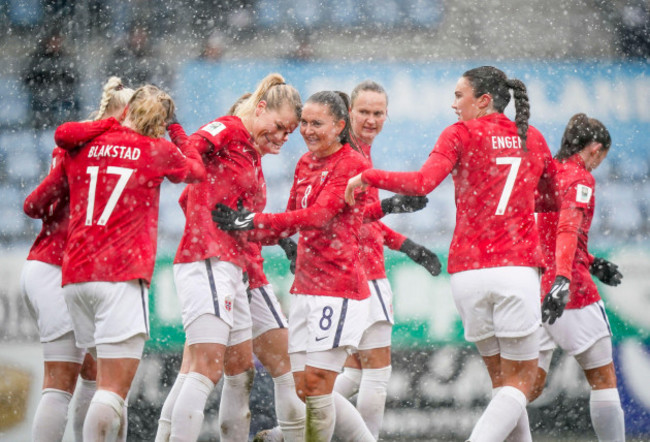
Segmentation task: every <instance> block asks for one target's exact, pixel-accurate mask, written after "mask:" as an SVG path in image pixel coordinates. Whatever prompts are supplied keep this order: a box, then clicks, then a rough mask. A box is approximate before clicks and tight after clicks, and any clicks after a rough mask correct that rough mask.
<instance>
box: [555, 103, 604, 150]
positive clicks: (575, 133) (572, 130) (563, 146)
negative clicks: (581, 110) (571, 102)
mask: <svg viewBox="0 0 650 442" xmlns="http://www.w3.org/2000/svg"><path fill="white" fill-rule="evenodd" d="M594 141H595V142H597V143H600V144H602V145H603V150H605V151H607V150H609V148H610V146H611V145H612V137H611V136H610V135H609V131H608V130H607V128H606V127H605V125H604V124H603V123H601V122H600V121H598V120H596V119H595V118H589V117H588V116H587V115H586V114H575V115H574V116H572V117H571V119H570V120H569V122H568V123H567V125H566V129H564V134H563V135H562V141H561V142H560V150H559V151H558V152H557V154H555V158H556V159H558V160H565V159H567V158H569V157H571V156H573V155H575V154H576V153H578V152H580V151H581V150H582V149H584V148H585V147H586V146H587V144H589V143H591V142H594Z"/></svg>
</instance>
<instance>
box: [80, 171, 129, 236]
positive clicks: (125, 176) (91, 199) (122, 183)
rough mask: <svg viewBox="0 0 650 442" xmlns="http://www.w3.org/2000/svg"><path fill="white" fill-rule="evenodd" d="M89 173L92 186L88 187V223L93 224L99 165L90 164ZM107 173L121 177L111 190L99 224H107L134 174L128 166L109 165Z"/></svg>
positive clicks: (88, 224)
mask: <svg viewBox="0 0 650 442" xmlns="http://www.w3.org/2000/svg"><path fill="white" fill-rule="evenodd" d="M86 172H87V173H88V175H90V188H89V189H88V206H87V207H86V225H87V226H91V225H92V224H93V211H94V209H95V194H96V191H97V178H98V176H99V167H97V166H88V168H87V169H86ZM106 173H110V174H114V175H119V176H120V178H119V179H118V180H117V184H116V185H115V188H114V189H113V192H111V196H110V197H109V198H108V202H107V203H106V206H105V207H104V211H103V212H102V214H101V216H100V217H99V221H98V222H97V225H98V226H105V225H106V223H107V222H108V218H109V217H110V216H111V213H113V210H114V209H115V206H116V205H117V200H119V199H120V195H122V192H123V191H124V188H125V187H126V183H127V182H128V181H129V178H130V177H131V174H133V169H127V168H126V167H116V166H108V167H107V168H106Z"/></svg>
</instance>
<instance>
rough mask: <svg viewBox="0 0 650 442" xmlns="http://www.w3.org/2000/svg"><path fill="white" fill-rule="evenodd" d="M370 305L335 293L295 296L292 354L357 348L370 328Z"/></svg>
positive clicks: (290, 351) (290, 314) (293, 301)
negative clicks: (366, 329)
mask: <svg viewBox="0 0 650 442" xmlns="http://www.w3.org/2000/svg"><path fill="white" fill-rule="evenodd" d="M368 305H369V304H368V303H367V302H364V301H357V300H354V299H347V298H338V297H335V296H317V295H294V296H292V297H291V312H290V313H289V353H290V354H291V353H297V352H307V353H311V352H318V351H326V350H330V349H332V348H339V347H343V348H346V347H354V348H356V347H357V346H358V345H359V341H360V340H361V335H363V332H364V330H365V328H366V327H365V326H366V324H367V320H368Z"/></svg>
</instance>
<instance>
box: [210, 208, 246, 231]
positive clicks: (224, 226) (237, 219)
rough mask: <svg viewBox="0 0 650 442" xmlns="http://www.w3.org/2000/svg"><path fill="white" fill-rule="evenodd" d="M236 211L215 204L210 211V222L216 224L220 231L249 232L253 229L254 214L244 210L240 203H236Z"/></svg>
mask: <svg viewBox="0 0 650 442" xmlns="http://www.w3.org/2000/svg"><path fill="white" fill-rule="evenodd" d="M237 208H238V210H234V209H231V208H230V207H228V206H226V205H225V204H221V203H219V204H217V206H216V207H215V209H214V210H213V211H212V221H214V222H215V223H217V226H218V227H219V228H220V229H221V230H251V229H254V228H255V226H253V218H254V217H255V214H254V213H251V212H249V211H248V210H246V209H244V206H243V205H242V203H241V201H239V203H237Z"/></svg>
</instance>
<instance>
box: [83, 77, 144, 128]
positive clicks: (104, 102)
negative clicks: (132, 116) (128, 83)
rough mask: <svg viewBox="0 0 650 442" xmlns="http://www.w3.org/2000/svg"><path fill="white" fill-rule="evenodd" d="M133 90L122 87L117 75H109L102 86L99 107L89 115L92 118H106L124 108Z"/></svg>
mask: <svg viewBox="0 0 650 442" xmlns="http://www.w3.org/2000/svg"><path fill="white" fill-rule="evenodd" d="M133 93H134V90H133V89H131V88H128V87H124V84H123V83H122V80H121V79H120V78H119V77H111V78H109V79H108V81H107V82H106V83H105V84H104V87H103V88H102V99H101V100H100V101H99V109H98V110H97V111H96V112H95V113H94V114H93V115H92V116H91V118H92V119H93V120H101V119H102V118H106V117H105V116H106V115H107V114H109V115H111V114H114V113H116V112H117V111H120V110H122V109H124V108H125V107H126V105H127V103H128V102H129V100H130V99H131V97H132V96H133Z"/></svg>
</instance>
